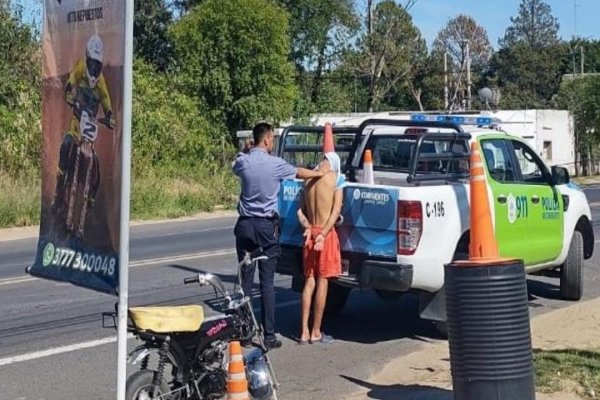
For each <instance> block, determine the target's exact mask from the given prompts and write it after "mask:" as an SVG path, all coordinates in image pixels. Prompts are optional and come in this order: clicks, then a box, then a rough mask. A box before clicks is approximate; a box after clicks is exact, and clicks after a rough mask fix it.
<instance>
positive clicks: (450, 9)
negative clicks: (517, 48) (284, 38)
mask: <svg viewBox="0 0 600 400" xmlns="http://www.w3.org/2000/svg"><path fill="white" fill-rule="evenodd" d="M17 1H20V3H21V4H22V5H23V6H24V9H25V12H24V18H25V19H26V20H27V21H32V20H33V21H35V22H37V23H40V22H41V15H42V6H41V4H42V2H43V0H17ZM545 1H546V3H548V4H549V5H550V6H551V7H552V13H553V15H554V16H555V17H557V18H558V22H559V23H560V36H561V37H562V38H563V39H570V38H571V37H572V36H573V35H577V36H580V37H583V38H591V39H600V25H599V24H598V17H600V0H545ZM405 2H406V0H401V1H400V4H405ZM357 3H358V4H361V3H362V4H365V3H366V1H364V0H358V1H357ZM519 3H520V0H417V3H416V4H415V5H414V6H413V8H412V9H411V10H410V12H411V14H412V16H413V21H414V23H415V25H416V26H417V27H418V28H419V29H420V30H421V33H422V35H423V36H424V37H425V39H426V40H427V43H428V44H429V45H430V46H431V44H432V43H433V40H434V39H435V36H436V35H437V33H438V31H439V30H440V29H442V27H443V26H444V25H445V24H446V23H447V22H448V20H450V19H451V18H453V17H455V16H457V15H458V14H467V15H470V16H472V17H473V18H474V19H475V20H476V21H477V22H478V23H479V24H480V25H482V26H483V27H485V28H486V30H487V32H488V37H489V39H490V43H491V44H492V46H493V47H494V48H498V39H499V38H501V37H502V36H504V32H505V31H506V28H507V27H508V26H509V25H510V17H512V16H515V15H516V14H517V12H518V10H519ZM574 5H576V7H574ZM575 16H577V18H575ZM594 17H595V18H594ZM575 21H577V23H576V24H575Z"/></svg>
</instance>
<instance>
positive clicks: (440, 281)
mask: <svg viewBox="0 0 600 400" xmlns="http://www.w3.org/2000/svg"><path fill="white" fill-rule="evenodd" d="M494 126H495V121H494V120H493V119H491V118H486V117H452V116H432V115H415V116H412V118H411V120H367V121H365V122H363V123H362V124H361V125H360V126H358V127H342V128H336V127H333V132H334V139H335V142H336V151H337V152H338V153H339V154H340V155H341V157H342V160H343V161H344V164H345V165H344V173H345V174H346V176H347V178H348V181H349V184H348V185H347V186H346V188H345V189H344V205H343V209H342V216H341V218H340V221H339V222H338V224H337V227H336V229H337V231H338V235H339V237H340V243H341V246H342V258H343V260H344V264H345V265H344V267H345V270H346V271H347V273H346V274H344V275H343V276H340V277H339V278H337V279H335V280H334V281H333V284H332V285H331V288H330V291H329V296H328V300H327V311H328V312H337V311H340V310H341V309H342V308H343V306H344V304H345V302H346V299H347V298H348V295H349V293H350V290H351V289H352V288H355V287H359V288H372V289H375V290H376V292H377V293H378V294H379V295H380V296H381V297H383V298H384V299H391V298H395V297H397V296H398V295H399V294H401V293H403V292H407V291H415V292H417V293H419V295H420V297H419V298H420V315H421V317H422V318H425V319H429V320H433V321H438V322H443V321H445V303H444V293H443V287H444V264H447V263H449V262H451V261H453V260H456V259H461V258H466V257H467V255H468V248H469V182H468V178H469V152H470V142H471V141H477V142H479V145H480V147H481V149H482V156H483V159H484V164H485V169H486V178H487V184H488V193H489V200H490V209H491V210H492V218H493V220H494V227H495V234H496V239H497V241H498V244H499V250H500V254H501V255H502V256H505V257H511V258H518V259H522V260H524V263H525V267H526V271H527V272H528V273H545V272H548V273H549V274H551V275H555V276H556V275H558V276H559V277H560V292H561V296H562V297H563V298H564V299H568V300H579V299H580V298H581V296H582V289H583V260H584V259H588V258H590V257H591V256H592V253H593V250H594V232H593V229H592V222H591V213H590V208H589V205H588V202H587V199H586V197H585V194H584V193H583V191H581V190H580V189H579V188H578V187H577V186H576V185H574V184H572V183H570V180H569V174H568V171H567V170H566V169H565V168H562V167H558V166H554V167H551V168H549V167H547V166H546V165H545V164H544V163H543V162H542V160H541V159H540V158H539V157H538V156H537V154H536V153H535V152H534V151H533V150H532V149H531V148H530V147H529V146H528V145H527V144H526V143H525V142H524V141H523V140H521V139H520V138H518V137H516V136H512V135H510V134H508V133H505V132H501V131H498V130H495V129H494ZM323 129H324V128H323V127H299V126H295V127H289V128H287V129H286V130H285V131H284V132H283V134H282V136H281V139H280V142H279V146H278V154H279V155H280V156H281V157H283V158H285V159H286V160H287V161H289V162H291V163H292V164H295V165H302V166H305V167H309V168H310V167H313V166H315V165H316V164H317V163H318V161H319V159H320V157H321V154H320V151H321V142H322V135H323V134H322V132H323ZM367 149H369V150H371V152H372V154H373V164H374V177H375V185H366V184H362V183H357V181H360V180H361V179H360V177H361V175H362V159H363V154H364V152H365V150H367ZM301 188H302V184H301V182H299V181H285V182H283V184H282V190H281V191H280V199H279V205H280V216H281V229H282V231H281V244H282V256H281V259H280V262H279V264H278V272H279V273H281V274H288V275H292V277H293V285H292V286H293V288H294V290H300V289H301V287H302V284H303V277H302V255H301V254H302V253H301V246H302V230H301V228H300V225H299V223H298V220H297V217H296V210H297V208H298V198H299V192H300V190H301ZM439 325H443V324H439Z"/></svg>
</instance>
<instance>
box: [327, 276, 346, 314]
mask: <svg viewBox="0 0 600 400" xmlns="http://www.w3.org/2000/svg"><path fill="white" fill-rule="evenodd" d="M351 290H352V288H349V287H346V286H342V285H338V284H336V283H334V282H330V283H329V288H328V289H327V302H326V303H325V314H327V315H335V314H338V313H339V312H340V311H342V309H343V308H344V306H345V305H346V300H348V296H349V295H350V291H351Z"/></svg>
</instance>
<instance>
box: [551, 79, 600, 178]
mask: <svg viewBox="0 0 600 400" xmlns="http://www.w3.org/2000/svg"><path fill="white" fill-rule="evenodd" d="M554 102H555V105H556V106H557V107H559V108H564V109H567V110H569V111H570V112H571V115H573V119H574V122H575V126H574V131H575V149H576V158H575V171H576V174H579V170H580V167H581V168H582V170H583V174H584V175H587V174H588V173H589V172H590V170H591V167H592V166H593V165H595V161H596V160H597V158H596V157H597V154H596V153H597V151H595V150H597V148H598V143H599V141H600V77H598V76H586V77H575V78H574V79H570V80H567V81H565V82H563V84H562V85H561V87H560V90H559V92H558V94H557V96H556V98H555V101H554Z"/></svg>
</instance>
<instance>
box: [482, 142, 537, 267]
mask: <svg viewBox="0 0 600 400" xmlns="http://www.w3.org/2000/svg"><path fill="white" fill-rule="evenodd" d="M480 148H481V149H482V156H483V158H484V159H485V164H486V169H487V180H488V184H489V186H490V189H491V192H492V199H491V201H490V203H491V204H493V207H494V208H493V210H494V211H493V213H494V216H495V233H496V241H497V242H498V247H499V251H500V254H501V255H502V256H504V257H514V258H518V259H523V260H525V263H526V264H528V263H529V262H530V260H528V257H529V256H528V254H529V252H528V244H527V240H526V238H527V229H528V225H527V193H526V192H527V189H526V187H525V186H523V185H520V184H519V182H518V176H517V171H518V169H517V166H516V165H515V159H514V156H513V155H512V154H511V152H512V148H511V147H509V143H508V142H507V141H506V140H505V139H483V140H481V145H480Z"/></svg>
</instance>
